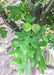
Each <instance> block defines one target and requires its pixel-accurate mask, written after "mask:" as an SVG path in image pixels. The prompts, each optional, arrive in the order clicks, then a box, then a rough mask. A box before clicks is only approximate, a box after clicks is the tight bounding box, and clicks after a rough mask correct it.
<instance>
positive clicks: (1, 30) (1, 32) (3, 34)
mask: <svg viewBox="0 0 54 75" xmlns="http://www.w3.org/2000/svg"><path fill="white" fill-rule="evenodd" d="M5 29H6V28H4V27H1V28H0V36H1V37H2V38H4V37H6V36H7V31H6V30H5Z"/></svg>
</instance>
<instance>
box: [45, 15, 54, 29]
mask: <svg viewBox="0 0 54 75" xmlns="http://www.w3.org/2000/svg"><path fill="white" fill-rule="evenodd" d="M44 25H46V26H47V27H50V30H54V14H51V15H50V16H48V17H47V19H46V21H45V23H44Z"/></svg>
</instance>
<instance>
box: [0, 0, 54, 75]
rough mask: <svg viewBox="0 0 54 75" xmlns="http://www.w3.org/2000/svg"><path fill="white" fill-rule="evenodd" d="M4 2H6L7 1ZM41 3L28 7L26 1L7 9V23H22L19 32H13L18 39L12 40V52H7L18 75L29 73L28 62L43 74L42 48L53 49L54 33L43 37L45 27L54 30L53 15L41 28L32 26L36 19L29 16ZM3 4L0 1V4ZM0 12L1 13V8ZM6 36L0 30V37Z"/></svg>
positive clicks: (44, 67) (3, 30)
mask: <svg viewBox="0 0 54 75" xmlns="http://www.w3.org/2000/svg"><path fill="white" fill-rule="evenodd" d="M4 1H6V2H7V0H4ZM20 1H21V0H20ZM43 2H44V3H48V2H49V0H45V1H43ZM43 2H42V0H36V1H35V3H34V4H31V5H29V4H28V0H25V1H23V2H22V1H21V2H20V3H17V4H16V5H13V6H8V7H7V11H8V13H7V16H8V21H10V20H13V21H18V20H21V21H23V22H24V23H22V24H20V27H21V29H20V31H19V32H15V35H16V36H18V38H14V39H13V40H12V41H11V46H12V51H10V52H9V56H11V57H12V56H14V58H13V60H12V64H13V65H16V69H18V70H19V72H18V74H19V75H20V74H21V73H24V71H26V72H27V73H29V72H30V66H29V63H28V60H29V61H30V62H31V64H32V65H33V66H34V67H36V66H38V68H39V70H41V71H42V73H44V69H46V64H45V59H44V57H43V56H42V52H43V49H42V47H45V46H47V44H48V43H49V46H50V48H52V47H53V48H54V33H50V32H49V33H48V34H47V36H46V35H45V34H46V31H47V30H46V28H47V27H50V29H51V30H54V23H53V22H54V15H50V16H48V17H47V19H46V20H45V22H44V24H43V26H41V25H39V24H34V21H35V19H36V17H35V16H34V17H33V16H32V14H31V9H32V8H34V7H35V8H36V7H37V6H38V5H39V4H43ZM3 3H4V2H3V1H1V3H0V4H3ZM2 7H3V6H2ZM0 10H1V11H3V9H2V8H1V7H0ZM40 16H41V15H40ZM15 29H16V28H14V29H13V31H14V30H15ZM47 32H48V31H47ZM6 34H7V31H5V28H3V27H2V28H0V35H1V36H2V37H3V38H4V36H6Z"/></svg>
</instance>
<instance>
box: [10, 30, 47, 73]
mask: <svg viewBox="0 0 54 75" xmlns="http://www.w3.org/2000/svg"><path fill="white" fill-rule="evenodd" d="M40 32H41V33H40V35H39V32H38V33H37V34H36V33H34V32H33V31H30V32H25V31H24V30H23V31H20V32H16V33H15V35H16V36H18V38H15V39H13V40H12V43H11V46H12V48H13V50H12V51H11V52H10V53H9V55H10V56H15V57H14V58H13V60H12V64H15V65H19V67H18V66H16V67H17V68H18V69H19V73H21V72H22V73H23V72H24V70H25V71H26V72H27V73H28V72H30V69H25V67H23V66H22V67H21V65H26V66H27V67H28V68H29V65H27V64H28V59H29V60H30V62H31V63H32V64H33V66H37V65H38V64H39V66H38V67H39V69H41V71H42V73H43V72H44V69H46V64H45V60H44V58H43V56H42V52H43V50H42V49H41V47H44V46H46V45H47V42H46V40H45V39H43V38H42V37H41V35H42V31H41V30H40ZM44 33H45V32H44ZM38 37H39V38H38ZM41 39H42V40H41ZM38 62H39V63H38ZM42 64H43V65H42ZM41 66H42V67H41Z"/></svg>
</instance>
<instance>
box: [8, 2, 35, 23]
mask: <svg viewBox="0 0 54 75" xmlns="http://www.w3.org/2000/svg"><path fill="white" fill-rule="evenodd" d="M7 10H9V12H8V17H9V20H11V19H13V20H14V21H17V20H22V21H23V22H29V23H32V22H33V21H34V20H35V17H32V15H31V14H30V12H29V10H30V7H29V6H28V4H25V3H24V2H21V3H20V4H19V5H18V4H17V5H15V6H8V7H7ZM30 19H31V20H30Z"/></svg>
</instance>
